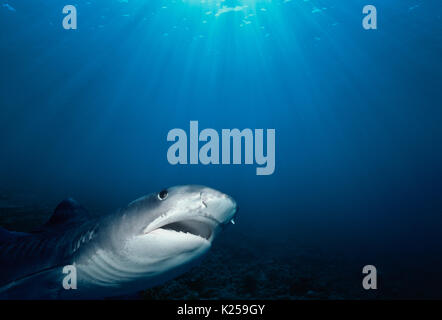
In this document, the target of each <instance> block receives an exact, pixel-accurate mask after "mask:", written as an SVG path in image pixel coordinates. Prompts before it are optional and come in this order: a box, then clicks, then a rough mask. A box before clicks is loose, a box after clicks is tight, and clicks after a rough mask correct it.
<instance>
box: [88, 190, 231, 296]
mask: <svg viewBox="0 0 442 320" xmlns="http://www.w3.org/2000/svg"><path fill="white" fill-rule="evenodd" d="M236 211H237V206H236V202H235V200H233V198H231V197H230V196H228V195H226V194H224V193H221V192H219V191H216V190H214V189H211V188H208V187H204V186H193V185H192V186H177V187H172V188H168V189H164V190H161V191H159V192H157V193H154V194H150V195H147V196H144V197H142V198H139V199H137V200H135V201H133V202H131V203H130V204H129V205H128V207H127V208H126V209H125V210H124V211H122V212H121V213H120V215H119V217H118V218H115V219H112V223H110V224H109V226H110V232H108V233H110V234H109V235H108V236H109V238H107V240H108V242H110V243H111V245H110V246H108V249H107V250H98V251H97V252H96V253H95V256H94V257H93V258H92V259H90V258H89V259H88V263H87V264H88V266H87V267H86V268H83V269H84V271H85V273H86V274H87V278H89V279H90V280H93V281H94V282H102V283H103V284H104V285H106V284H108V285H111V286H118V287H121V286H127V285H129V284H131V286H132V287H133V286H134V285H135V286H139V288H138V289H146V286H150V285H154V284H157V283H160V282H162V281H164V280H167V279H170V278H171V277H174V276H176V275H177V274H180V273H182V272H183V271H185V270H187V268H188V267H189V266H191V265H192V262H195V261H197V260H198V258H200V257H202V256H203V255H204V253H206V252H207V251H208V249H209V248H210V246H211V244H212V242H213V240H214V239H215V237H216V236H217V234H218V233H219V231H220V230H221V229H223V227H224V226H225V225H227V224H230V223H234V220H233V219H234V218H235V214H236ZM97 263H99V264H101V266H100V265H97ZM143 286H144V287H143Z"/></svg>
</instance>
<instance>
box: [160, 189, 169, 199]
mask: <svg viewBox="0 0 442 320" xmlns="http://www.w3.org/2000/svg"><path fill="white" fill-rule="evenodd" d="M167 195H168V193H167V190H161V191H160V193H158V199H160V200H164V199H166V198H167Z"/></svg>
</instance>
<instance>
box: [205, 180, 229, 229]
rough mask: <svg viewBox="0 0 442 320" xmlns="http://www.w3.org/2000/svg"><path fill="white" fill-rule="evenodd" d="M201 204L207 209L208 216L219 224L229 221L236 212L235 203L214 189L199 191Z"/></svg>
mask: <svg viewBox="0 0 442 320" xmlns="http://www.w3.org/2000/svg"><path fill="white" fill-rule="evenodd" d="M201 202H202V203H203V206H204V207H206V208H207V211H208V212H209V213H210V215H211V216H212V217H213V218H214V219H215V220H217V221H218V222H219V223H221V224H226V223H229V222H231V221H233V223H234V220H233V219H234V218H235V215H236V212H237V208H238V206H237V204H236V201H235V200H234V199H233V198H232V197H231V196H229V195H227V194H224V193H222V192H219V191H217V190H214V189H210V188H207V189H204V190H203V191H201Z"/></svg>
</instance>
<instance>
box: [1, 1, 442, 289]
mask: <svg viewBox="0 0 442 320" xmlns="http://www.w3.org/2000/svg"><path fill="white" fill-rule="evenodd" d="M65 4H68V3H61V2H60V1H55V0H46V1H43V0H39V1H17V0H0V43H1V50H0V106H1V108H0V152H1V153H0V189H2V190H6V191H8V192H12V193H13V192H22V193H23V192H25V193H32V194H35V195H38V196H39V197H41V199H42V201H43V199H44V201H46V202H50V203H54V204H55V203H57V201H60V200H61V199H63V198H64V197H67V196H73V197H75V198H77V199H78V200H79V201H80V202H83V203H84V204H85V205H86V206H89V207H102V208H103V207H105V208H109V209H111V208H116V207H118V206H122V205H124V204H125V203H127V202H129V201H131V200H133V199H135V198H137V197H138V196H140V195H143V194H146V193H150V192H155V191H158V190H161V189H162V188H164V187H168V186H172V185H177V184H204V185H208V186H211V187H214V188H217V189H219V190H221V191H223V192H226V193H228V194H231V195H232V196H233V197H235V199H236V200H237V202H238V204H239V206H240V212H239V217H238V221H237V225H236V226H235V228H237V229H236V230H240V231H241V232H243V233H244V234H252V235H253V236H255V237H257V238H259V239H261V240H262V241H263V242H269V241H273V240H275V239H280V240H281V239H282V240H284V239H286V240H287V239H289V241H292V242H291V243H292V244H293V247H296V244H297V243H298V242H299V241H302V242H303V243H309V244H312V245H313V244H314V245H315V246H318V247H321V248H328V247H333V248H334V249H335V250H341V251H343V252H346V253H347V254H348V255H350V256H358V257H360V259H361V263H362V264H361V266H362V265H364V264H375V263H377V264H378V265H379V266H380V267H382V265H383V263H384V262H385V261H386V260H385V259H389V263H390V264H393V265H394V268H396V269H395V270H403V269H404V268H408V269H412V270H418V271H416V272H415V273H413V276H416V273H419V274H422V273H423V272H428V273H429V274H433V278H432V279H433V280H432V281H431V283H430V282H428V283H424V284H422V283H421V285H422V286H423V287H424V289H423V291H424V292H425V290H427V289H428V290H432V292H439V293H440V290H439V291H438V289H437V288H435V287H434V283H442V275H440V274H438V270H440V267H441V266H442V261H441V259H442V256H441V253H442V250H441V249H442V241H441V239H442V238H441V236H440V234H441V233H440V229H441V227H442V148H441V146H442V125H441V123H442V93H441V88H442V86H441V85H442V62H441V57H442V24H441V13H442V3H441V2H440V1H436V0H434V1H433V0H428V1H419V0H403V1H374V2H371V4H374V5H376V7H377V10H378V29H377V30H364V29H363V28H362V24H361V22H362V18H363V15H362V7H363V6H364V5H366V4H368V3H367V2H366V1H359V0H351V1H350V0H344V1H331V0H323V1H316V0H303V1H302V0H291V1H287V0H285V1H284V0H276V1H270V0H267V1H265V0H244V1H240V0H236V1H234V0H232V1H230V0H225V1H222V2H221V1H217V0H213V1H210V0H206V1H198V0H186V1H172V0H162V1H158V0H125V1H124V0H119V1H118V0H108V1H104V0H101V1H100V0H96V1H95V0H90V1H83V0H77V1H75V3H72V4H74V5H76V6H77V9H78V29H77V30H64V29H63V28H62V19H63V15H62V8H63V6H64V5H65ZM223 7H226V8H231V9H228V10H223V9H222V8H223ZM234 8H235V9H234ZM233 9H234V10H233ZM229 10H230V11H229ZM190 120H197V121H199V125H200V129H204V128H214V129H216V130H218V131H219V132H220V131H221V130H222V129H223V128H228V129H231V128H239V129H244V128H264V129H266V128H274V129H276V168H275V172H274V174H273V175H270V176H257V175H256V174H255V170H256V166H255V165H237V166H233V165H224V166H223V165H209V166H204V165H187V166H186V165H182V166H172V165H170V164H169V163H168V161H167V158H166V153H167V149H168V147H169V146H170V143H169V142H167V140H166V136H167V133H168V131H169V130H171V129H173V128H182V129H184V130H186V131H187V132H188V130H189V129H188V128H189V121H190ZM227 236H228V235H227ZM238 241H241V239H240V238H238ZM270 248H271V247H270ZM270 248H268V250H271V249H270ZM266 250H267V249H266ZM373 261H374V262H373ZM385 263H386V262H385ZM324 267H326V266H324ZM408 269H407V270H408ZM355 272H356V273H358V274H359V273H360V270H359V266H358V270H356V271H355ZM401 277H402V278H403V280H404V281H407V279H408V278H410V277H412V276H411V275H410V274H407V273H406V272H404V274H403V275H401ZM419 279H420V278H419ZM419 281H420V280H419ZM419 281H418V280H416V283H418V282H419ZM422 281H424V280H422ZM427 281H429V280H428V279H427ZM419 283H420V282H419ZM427 286H428V288H427ZM413 289H414V288H411V289H410V290H411V293H410V292H409V294H410V295H412V296H413ZM414 296H416V295H414Z"/></svg>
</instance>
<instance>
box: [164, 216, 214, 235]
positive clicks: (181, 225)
mask: <svg viewBox="0 0 442 320" xmlns="http://www.w3.org/2000/svg"><path fill="white" fill-rule="evenodd" d="M161 229H164V230H171V231H175V232H183V233H190V234H193V235H195V236H199V237H201V238H204V239H206V240H209V239H210V237H211V235H212V232H213V227H212V226H211V225H210V224H209V223H207V222H202V221H196V220H182V221H177V222H172V223H169V224H166V225H164V226H162V227H161Z"/></svg>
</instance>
